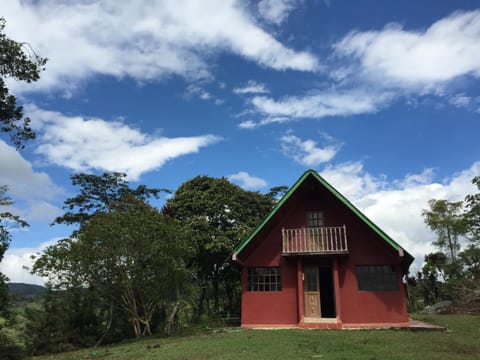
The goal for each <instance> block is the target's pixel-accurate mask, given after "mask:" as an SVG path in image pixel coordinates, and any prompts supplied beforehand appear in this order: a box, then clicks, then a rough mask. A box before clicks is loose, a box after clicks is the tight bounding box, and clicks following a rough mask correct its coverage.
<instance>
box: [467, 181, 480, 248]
mask: <svg viewBox="0 0 480 360" xmlns="http://www.w3.org/2000/svg"><path fill="white" fill-rule="evenodd" d="M472 183H473V184H474V185H476V186H477V188H478V190H480V176H476V177H474V178H473V180H472ZM465 207H466V211H465V219H466V222H467V229H468V235H469V240H470V241H471V242H472V243H474V244H477V245H480V192H478V193H477V194H473V195H467V196H466V198H465Z"/></svg>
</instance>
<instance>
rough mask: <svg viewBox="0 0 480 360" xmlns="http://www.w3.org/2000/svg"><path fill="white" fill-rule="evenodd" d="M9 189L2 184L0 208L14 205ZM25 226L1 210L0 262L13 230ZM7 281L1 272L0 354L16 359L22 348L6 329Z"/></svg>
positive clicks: (8, 307)
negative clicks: (8, 193)
mask: <svg viewBox="0 0 480 360" xmlns="http://www.w3.org/2000/svg"><path fill="white" fill-rule="evenodd" d="M7 190H8V188H7V187H6V186H0V208H2V207H9V206H11V205H13V201H12V200H11V199H10V198H9V197H8V196H7V195H6V193H7ZM25 226H28V224H27V223H26V222H25V221H24V220H22V219H20V217H18V216H16V215H13V214H12V213H10V212H8V211H6V212H0V262H1V261H2V259H3V257H4V255H5V252H6V251H7V249H8V246H9V245H10V241H11V230H12V229H13V228H16V227H25ZM7 281H8V278H7V277H6V276H5V275H4V274H2V273H0V354H2V356H3V357H5V358H6V359H16V358H18V357H19V355H18V354H20V352H21V349H20V348H19V346H18V345H17V344H16V343H15V341H14V339H12V338H11V336H9V334H8V333H7V332H5V331H4V328H5V325H8V322H9V321H10V320H12V316H11V312H10V299H9V294H8V285H7Z"/></svg>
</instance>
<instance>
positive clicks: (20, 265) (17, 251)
mask: <svg viewBox="0 0 480 360" xmlns="http://www.w3.org/2000/svg"><path fill="white" fill-rule="evenodd" d="M57 241H58V239H55V240H50V241H47V242H44V243H42V244H40V245H39V246H38V247H36V248H10V249H8V250H7V251H6V252H5V257H4V258H3V260H2V262H1V263H0V272H2V273H4V274H5V275H6V276H7V277H8V278H9V279H10V282H18V283H26V284H37V285H44V284H45V282H46V281H47V279H44V278H41V277H39V276H37V275H32V274H30V270H29V269H31V268H32V265H33V260H32V258H31V257H32V255H36V254H38V253H40V252H42V251H43V250H44V249H45V248H46V247H48V246H50V245H54V244H55V243H56V242H57Z"/></svg>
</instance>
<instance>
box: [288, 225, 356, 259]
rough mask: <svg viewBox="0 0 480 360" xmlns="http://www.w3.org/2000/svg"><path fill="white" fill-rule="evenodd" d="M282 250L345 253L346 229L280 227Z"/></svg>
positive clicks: (346, 250)
mask: <svg viewBox="0 0 480 360" xmlns="http://www.w3.org/2000/svg"><path fill="white" fill-rule="evenodd" d="M282 252H283V254H284V255H296V254H307V255H308V254H346V253H348V244H347V229H346V227H345V225H343V226H336V227H321V228H303V229H282Z"/></svg>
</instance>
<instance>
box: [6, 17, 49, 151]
mask: <svg viewBox="0 0 480 360" xmlns="http://www.w3.org/2000/svg"><path fill="white" fill-rule="evenodd" d="M5 23H6V22H5V19H4V18H0V132H4V133H8V134H9V135H10V138H11V140H12V142H13V144H14V145H15V146H16V147H17V148H23V147H24V143H25V141H27V140H30V139H34V138H35V133H34V132H33V130H32V128H31V127H30V119H29V118H28V117H24V115H23V107H22V106H18V105H17V99H16V97H15V96H14V95H12V94H11V93H10V91H9V89H8V87H7V82H6V81H7V79H9V78H12V79H15V80H18V81H25V82H27V83H31V82H34V81H37V80H38V79H39V78H40V72H41V71H42V70H44V66H45V64H46V62H47V59H45V58H42V57H40V56H38V55H37V54H35V52H34V51H33V50H32V48H31V47H30V45H29V44H27V43H24V42H17V41H15V40H12V39H10V38H8V37H7V35H6V34H5V32H4V30H5Z"/></svg>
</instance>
